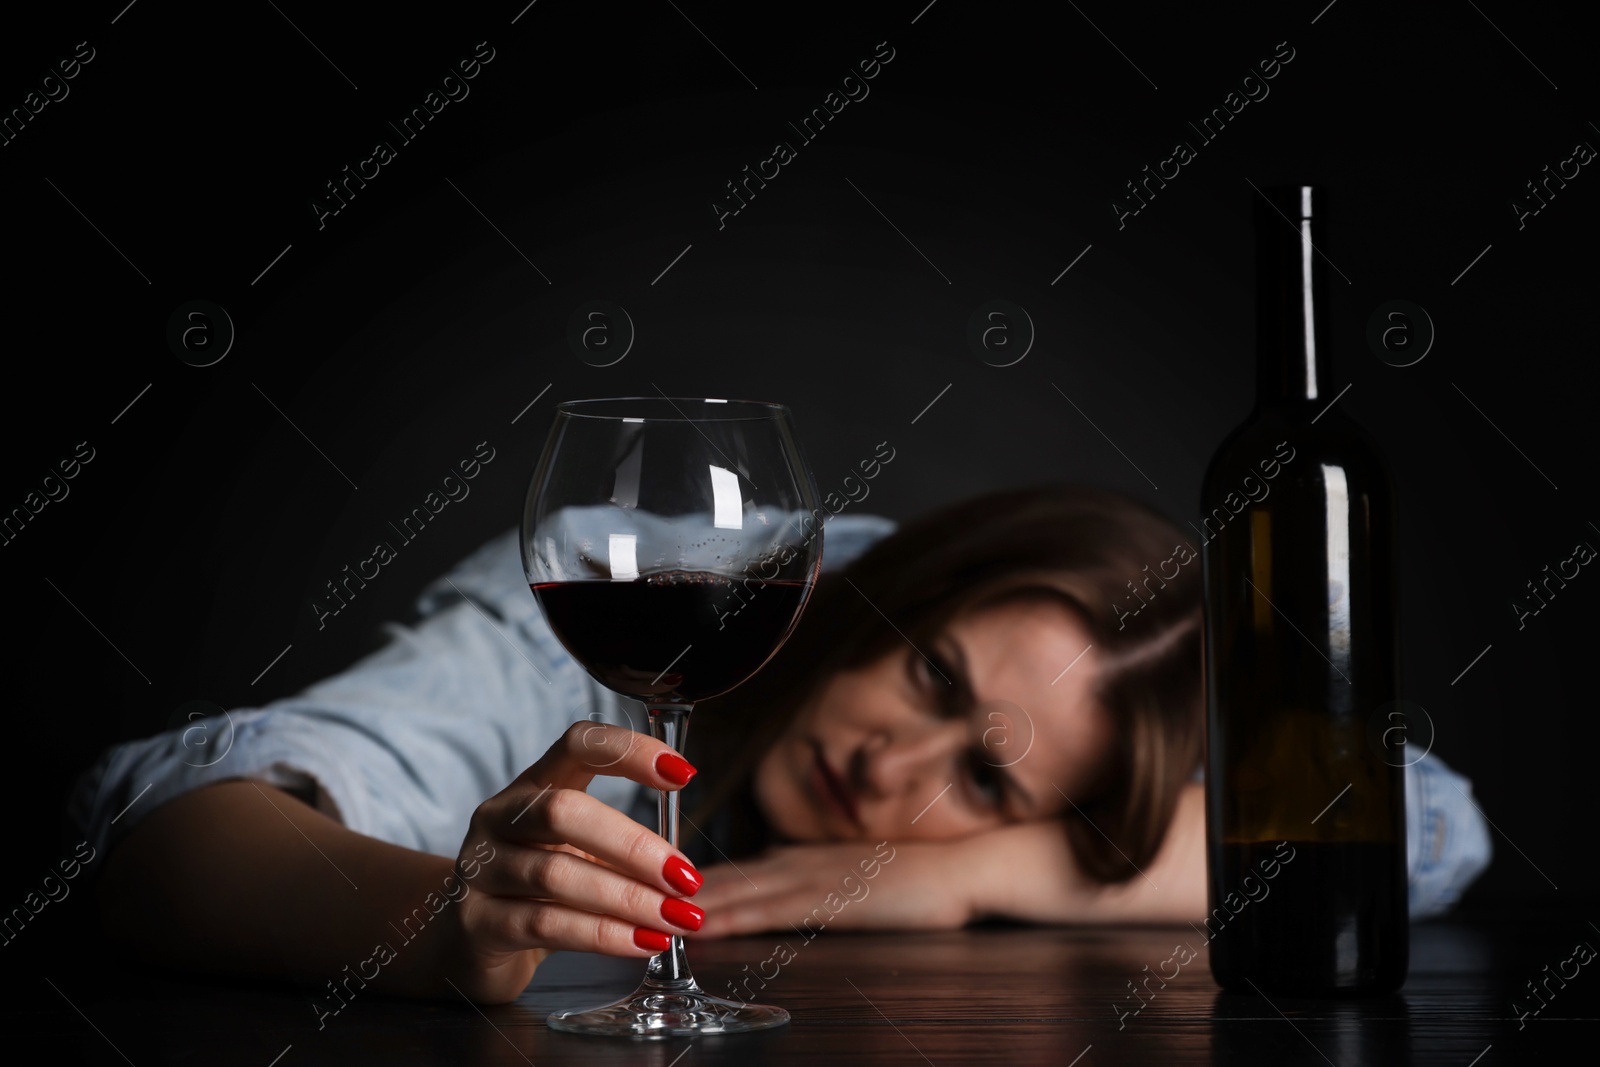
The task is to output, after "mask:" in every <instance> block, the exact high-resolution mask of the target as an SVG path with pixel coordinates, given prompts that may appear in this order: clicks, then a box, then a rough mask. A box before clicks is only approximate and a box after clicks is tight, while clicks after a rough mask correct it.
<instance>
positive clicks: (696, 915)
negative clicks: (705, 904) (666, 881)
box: [661, 897, 706, 930]
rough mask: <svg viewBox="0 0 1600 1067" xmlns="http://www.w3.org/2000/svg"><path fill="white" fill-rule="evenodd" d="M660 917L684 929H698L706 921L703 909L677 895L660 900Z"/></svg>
mask: <svg viewBox="0 0 1600 1067" xmlns="http://www.w3.org/2000/svg"><path fill="white" fill-rule="evenodd" d="M661 917H662V918H663V919H665V920H667V922H669V923H671V924H672V925H673V926H681V927H683V928H684V929H685V930H698V929H700V927H701V925H702V924H703V923H704V922H705V921H706V913H705V909H703V908H699V907H696V906H695V905H693V904H691V903H689V902H688V901H687V900H679V899H678V898H677V897H668V898H667V899H666V900H663V901H662V902H661Z"/></svg>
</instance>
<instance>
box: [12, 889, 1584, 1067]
mask: <svg viewBox="0 0 1600 1067" xmlns="http://www.w3.org/2000/svg"><path fill="white" fill-rule="evenodd" d="M1595 918H1597V919H1600V915H1597V916H1595ZM1185 942H1186V943H1188V944H1189V946H1190V947H1191V949H1195V950H1198V951H1199V956H1198V958H1196V959H1195V960H1193V962H1191V963H1190V964H1188V966H1186V967H1184V968H1183V969H1182V970H1181V971H1180V972H1179V974H1178V975H1177V976H1176V977H1174V978H1172V979H1171V981H1169V982H1168V983H1167V984H1166V986H1165V988H1161V987H1160V986H1159V984H1158V983H1157V982H1155V981H1152V982H1151V983H1150V986H1149V988H1151V989H1154V990H1155V992H1154V993H1153V994H1148V995H1146V997H1145V1000H1144V1002H1143V1007H1142V1008H1140V1009H1139V1011H1138V1012H1137V1014H1132V1013H1131V1009H1133V1008H1134V1007H1136V1006H1138V1002H1135V1001H1134V1000H1132V999H1131V994H1130V993H1129V986H1128V983H1129V982H1130V981H1137V980H1140V979H1142V978H1143V977H1144V975H1145V973H1146V972H1145V970H1144V968H1145V967H1147V966H1148V967H1149V968H1150V969H1151V971H1156V970H1158V969H1160V968H1161V966H1162V964H1163V961H1166V960H1168V959H1170V958H1171V957H1172V956H1173V951H1174V948H1175V946H1176V945H1177V944H1179V943H1185ZM779 943H787V944H789V945H790V946H791V948H792V951H793V954H794V958H793V959H792V960H790V961H789V962H788V963H787V964H786V965H785V966H783V967H782V968H781V969H780V970H779V972H778V974H777V976H776V977H775V978H773V979H772V980H771V981H770V982H768V984H767V987H766V989H765V990H763V991H762V992H761V994H760V995H759V997H758V998H757V999H759V1000H762V1001H764V1002H766V1003H774V1004H780V1005H782V1006H783V1007H785V1008H787V1009H788V1010H789V1012H790V1014H791V1015H792V1016H793V1021H792V1022H791V1023H789V1024H788V1025H787V1026H784V1027H780V1028H776V1029H773V1030H769V1031H764V1032H760V1033H755V1034H742V1035H729V1036H725V1037H705V1038H697V1039H694V1040H692V1041H691V1040H688V1039H670V1040H664V1041H645V1040H637V1039H612V1038H594V1037H580V1036H574V1035H569V1034H561V1033H557V1032H555V1031H552V1030H550V1029H549V1028H548V1027H547V1026H546V1025H545V1017H546V1015H547V1014H548V1013H549V1012H551V1011H552V1010H556V1009H560V1008H568V1007H576V1006H583V1007H587V1006H592V1005H595V1004H599V1003H603V1002H605V1001H609V1000H612V999H614V998H615V997H617V996H620V995H622V994H624V993H627V992H629V991H631V990H632V989H633V987H634V986H635V985H636V984H637V982H638V979H639V977H640V974H641V972H642V967H641V965H640V964H639V963H638V962H636V961H632V960H615V959H607V958H601V957H594V956H580V955H572V954H566V953H562V954H558V955H556V956H554V957H552V958H551V959H550V960H548V961H547V962H546V963H545V964H544V966H543V967H541V968H540V971H539V973H538V975H537V976H536V978H535V980H534V982H533V984H532V985H530V986H529V988H528V990H527V991H526V992H525V993H524V994H523V996H522V997H521V998H520V999H519V1000H518V1001H517V1002H516V1003H513V1004H508V1005H503V1006H497V1007H488V1008H479V1007H477V1006H474V1005H472V1004H470V1003H468V1002H467V1001H466V1000H465V999H462V1000H460V1001H456V1002H450V1001H440V1002H428V1003H419V1002H413V1001H403V1000H392V999H387V998H384V997H381V996H378V995H376V994H360V993H358V994H357V995H356V997H355V998H354V999H353V1000H352V1001H351V1003H350V1004H349V1006H348V1007H347V1008H346V1009H345V1010H344V1011H343V1012H341V1013H340V1014H339V1015H337V1016H332V1017H329V1018H328V1019H327V1020H326V1021H325V1023H326V1025H325V1026H324V1027H323V1028H322V1029H320V1030H319V1029H318V1026H317V1018H316V1014H315V1010H314V1009H313V1007H312V998H311V995H310V993H309V991H303V990H299V989H295V988H290V987H284V986H276V985H266V984H261V983H251V982H243V981H236V980H226V979H195V978H190V977H181V976H168V975H164V974H152V973H151V972H150V971H148V970H147V969H143V968H137V967H128V966H124V965H118V964H107V965H104V966H99V965H97V966H95V967H92V968H86V967H82V966H75V965H73V964H72V962H71V961H68V960H64V959H56V960H54V961H52V962H51V963H49V964H46V965H43V966H41V967H40V968H38V971H37V973H23V974H19V973H16V972H13V973H12V974H11V976H10V977H11V984H12V986H13V992H14V993H16V992H22V993H24V994H25V995H24V996H22V997H20V998H19V997H17V996H13V997H8V998H6V999H7V1001H8V1003H7V1004H6V1006H5V1007H4V1008H3V1009H0V1018H4V1023H3V1025H4V1026H5V1027H6V1032H7V1038H8V1040H7V1042H6V1044H7V1046H8V1047H11V1048H15V1047H17V1045H16V1042H17V1040H18V1038H19V1036H20V1035H21V1034H23V1033H28V1032H31V1033H33V1034H35V1035H37V1036H38V1037H40V1038H41V1039H42V1041H43V1044H44V1046H45V1047H49V1048H50V1049H52V1050H53V1051H52V1052H51V1054H50V1057H49V1058H50V1062H52V1063H85V1064H125V1063H131V1064H134V1065H137V1067H147V1065H156V1064H189V1063H193V1064H208V1065H209V1064H245V1065H249V1067H273V1065H276V1067H303V1065H307V1064H323V1063H329V1064H331V1063H383V1064H400V1063H408V1064H410V1063H415V1064H451V1065H463V1064H479V1063H483V1064H505V1065H511V1067H524V1065H528V1064H534V1065H537V1067H552V1065H560V1064H580V1063H581V1064H586V1065H603V1064H641V1065H649V1067H678V1065H681V1067H699V1065H703V1064H722V1063H730V1064H818V1063H823V1062H830V1063H841V1064H843V1063H857V1062H871V1063H874V1064H907V1065H914V1067H947V1065H955V1064H967V1063H1003V1064H1007V1065H1020V1064H1033V1063H1038V1064H1050V1065H1052V1067H1072V1065H1074V1064H1075V1065H1076V1067H1098V1065H1100V1064H1109V1063H1118V1064H1141V1063H1152V1064H1154V1063H1159V1064H1162V1065H1164V1067H1178V1065H1182V1064H1202V1063H1203V1064H1239V1063H1252V1062H1262V1063H1272V1064H1315V1065H1329V1064H1331V1065H1336V1067H1346V1065H1356V1064H1361V1065H1373V1064H1451V1065H1454V1067H1473V1065H1476V1067H1493V1065H1495V1064H1503V1063H1545V1062H1561V1061H1565V1060H1567V1059H1570V1056H1571V1052H1576V1051H1578V1050H1581V1049H1585V1048H1590V1049H1591V1052H1590V1053H1589V1054H1588V1055H1585V1056H1582V1057H1580V1058H1581V1059H1582V1060H1584V1061H1588V1062H1592V1060H1590V1059H1589V1056H1590V1055H1592V1045H1593V1041H1594V1039H1595V1038H1596V1037H1597V1036H1600V1028H1597V1027H1596V1025H1595V1024H1596V1021H1597V1020H1600V974H1596V973H1595V972H1596V971H1600V964H1596V965H1595V966H1590V967H1582V968H1581V969H1579V970H1578V971H1577V973H1576V975H1575V976H1572V977H1570V979H1569V980H1566V981H1564V982H1563V980H1562V979H1560V978H1559V977H1551V976H1553V975H1555V974H1556V972H1557V971H1558V970H1559V969H1565V970H1566V972H1567V974H1568V975H1572V970H1573V968H1574V966H1576V965H1575V964H1573V963H1568V962H1564V961H1568V960H1569V959H1571V957H1572V956H1573V951H1574V947H1575V946H1576V945H1578V944H1579V943H1587V944H1589V945H1593V946H1600V927H1596V926H1594V925H1592V924H1591V923H1590V922H1589V921H1588V918H1587V917H1586V916H1585V915H1583V914H1582V913H1581V912H1579V913H1572V914H1570V915H1552V914H1549V913H1545V914H1541V915H1537V916H1531V917H1529V916H1523V917H1519V918H1517V919H1515V920H1511V919H1509V918H1503V917H1502V918H1480V919H1474V920H1453V921H1449V922H1442V923H1425V924H1419V925H1417V926H1415V927H1414V928H1413V930H1412V938H1411V946H1412V947H1411V970H1410V975H1409V977H1408V979H1407V981H1406V984H1405V985H1404V986H1403V987H1402V988H1401V990H1400V991H1399V992H1398V993H1397V994H1394V995H1392V996H1389V997H1386V998H1379V999H1375V1000H1351V1001H1334V1000H1297V999H1291V998H1287V997H1283V998H1277V997H1275V998H1273V999H1272V1000H1270V1001H1268V1000H1263V999H1262V998H1260V997H1257V996H1249V995H1245V996H1241V995H1235V994H1225V993H1223V992H1222V991H1221V990H1220V989H1219V988H1218V987H1217V986H1216V984H1215V983H1214V982H1213V981H1212V979H1211V974H1210V971H1209V969H1208V967H1207V965H1206V958H1205V942H1204V938H1203V937H1201V936H1200V935H1198V934H1196V933H1195V932H1194V931H1193V930H1190V929H1187V928H1184V927H1177V928H1092V929H1088V928H1077V929H1072V928H1024V927H1014V926H984V927H976V928H971V929H967V930H962V931H955V932H941V933H936V934H828V933H825V934H822V935H821V936H818V937H816V938H815V939H814V940H812V941H809V942H808V941H805V940H804V939H803V938H801V937H799V936H798V935H795V934H790V935H788V936H782V935H767V936H759V937H753V938H740V939H736V940H729V941H716V942H693V943H691V944H690V946H689V948H690V961H691V965H692V966H693V968H694V970H695V974H696V976H697V978H698V979H699V980H700V984H701V985H702V987H704V988H706V989H707V990H709V991H712V992H721V993H726V990H727V988H728V983H729V981H730V980H733V979H735V978H739V977H742V976H743V975H745V974H747V973H749V972H746V971H744V968H745V967H746V966H747V965H748V966H749V967H750V969H751V971H752V972H753V971H755V970H756V967H757V964H758V963H760V962H761V961H764V960H767V959H768V958H769V957H772V956H773V954H774V950H775V949H776V947H777V945H778V944H779ZM778 958H780V959H781V958H782V954H780V955H779V957H778ZM1166 966H1167V967H1168V968H1169V969H1170V967H1171V964H1167V965H1166ZM1547 966H1548V967H1549V968H1550V969H1549V970H1548V971H1547V970H1546V969H1545V968H1546V967H1547ZM764 969H765V971H766V972H767V973H769V974H770V973H771V971H772V965H771V964H768V965H767V966H766V967H765V968H764ZM1528 982H1535V983H1541V991H1543V990H1546V989H1547V990H1549V991H1548V992H1545V993H1544V1002H1543V1006H1542V1007H1541V1006H1540V1002H1539V1001H1536V1000H1534V999H1533V998H1532V996H1531V995H1529V993H1528V990H1527V987H1526V983H1528ZM1514 1001H1517V1002H1520V1005H1519V1007H1518V1008H1516V1009H1514V1008H1513V1002H1514ZM1524 1009H1526V1010H1528V1011H1529V1012H1530V1014H1529V1015H1528V1016H1527V1017H1526V1018H1525V1019H1520V1020H1519V1018H1518V1015H1519V1014H1520V1012H1521V1011H1522V1010H1524ZM1534 1009H1537V1011H1536V1012H1535V1011H1534ZM41 1054H42V1053H41ZM1558 1057H1559V1059H1558Z"/></svg>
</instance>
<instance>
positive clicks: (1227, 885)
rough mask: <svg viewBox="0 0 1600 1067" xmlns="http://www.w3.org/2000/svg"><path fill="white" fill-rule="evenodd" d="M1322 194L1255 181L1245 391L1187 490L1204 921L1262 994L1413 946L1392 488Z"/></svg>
mask: <svg viewBox="0 0 1600 1067" xmlns="http://www.w3.org/2000/svg"><path fill="white" fill-rule="evenodd" d="M1325 207H1326V199H1325V195H1324V194H1323V193H1322V191H1321V190H1319V189H1316V188H1314V187H1312V186H1293V187H1289V188H1283V189H1274V190H1270V191H1268V192H1267V193H1266V194H1265V195H1264V196H1262V197H1257V198H1256V218H1255V232H1256V358H1257V368H1258V370H1257V383H1256V406H1255V410H1254V411H1253V412H1251V414H1250V417H1249V418H1248V419H1247V420H1246V421H1245V423H1244V424H1243V425H1242V426H1240V427H1239V428H1238V429H1236V430H1235V431H1234V432H1233V433H1232V434H1230V435H1229V436H1228V438H1227V440H1226V441H1224V442H1223V443H1222V445H1221V447H1219V448H1218V449H1217V452H1216V455H1215V456H1213V457H1212V460H1211V465H1210V467H1209V468H1208V469H1207V471H1206V477H1205V485H1204V488H1203V490H1202V498H1201V523H1200V530H1201V539H1202V543H1203V547H1202V550H1201V551H1202V555H1203V557H1204V569H1205V678H1206V707H1207V723H1206V739H1207V746H1206V747H1207V754H1206V759H1207V765H1206V839H1207V840H1206V844H1207V861H1208V864H1207V865H1208V881H1209V894H1208V895H1209V905H1208V907H1209V909H1210V912H1209V916H1208V918H1207V921H1206V928H1205V932H1206V935H1207V937H1208V938H1209V939H1210V952H1209V955H1210V958H1211V972H1212V975H1213V976H1214V977H1215V978H1216V980H1217V982H1218V983H1219V984H1220V985H1222V986H1223V987H1224V988H1226V989H1230V990H1240V991H1244V992H1250V991H1252V990H1254V991H1258V992H1261V993H1264V994H1267V995H1269V996H1270V995H1272V994H1274V993H1294V994H1308V995H1329V994H1344V993H1348V994H1380V993H1384V992H1389V991H1392V990H1394V989H1395V988H1397V987H1398V986H1399V985H1400V984H1401V983H1402V982H1403V981H1404V980H1405V975H1406V966H1407V958H1408V954H1409V925H1408V918H1407V883H1406V840H1405V783H1404V778H1403V775H1404V771H1403V767H1404V764H1405V757H1404V756H1403V752H1404V748H1403V745H1402V744H1400V743H1398V742H1401V741H1403V736H1404V735H1403V731H1396V730H1394V729H1392V728H1391V726H1392V723H1391V722H1390V721H1389V718H1388V713H1390V712H1393V711H1394V709H1395V707H1396V705H1395V701H1396V700H1397V699H1398V698H1399V695H1400V692H1399V690H1400V677H1399V670H1400V659H1399V648H1398V635H1399V623H1398V619H1397V616H1396V608H1397V605H1396V575H1395V558H1394V541H1395V533H1394V531H1395V500H1394V490H1393V484H1392V481H1391V479H1390V477H1389V473H1388V469H1387V466H1386V465H1385V463H1384V461H1383V459H1382V457H1381V456H1380V455H1379V453H1378V450H1377V448H1376V447H1375V446H1374V445H1373V443H1372V441H1371V439H1370V438H1369V437H1368V436H1367V435H1366V433H1365V432H1363V431H1362V430H1361V429H1360V428H1359V427H1357V426H1356V425H1355V424H1354V423H1353V422H1351V421H1350V420H1349V419H1348V418H1346V416H1345V415H1344V414H1343V412H1341V411H1340V409H1339V407H1338V406H1337V404H1335V401H1336V399H1337V395H1336V393H1337V390H1336V388H1335V387H1334V378H1333V376H1332V374H1331V373H1330V369H1331V368H1330V361H1329V355H1330V353H1329V343H1328V332H1329V331H1328V302H1327V296H1326V279H1325V274H1326V268H1325V260H1324V258H1323V252H1324V251H1326V249H1327V219H1326V211H1325ZM1394 722H1401V723H1403V720H1399V719H1395V720H1394Z"/></svg>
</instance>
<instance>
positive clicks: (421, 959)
mask: <svg viewBox="0 0 1600 1067" xmlns="http://www.w3.org/2000/svg"><path fill="white" fill-rule="evenodd" d="M466 891H468V890H467V888H466V886H465V883H463V882H462V880H461V879H460V878H459V877H456V876H455V865H454V861H452V860H450V859H447V858H445V857H442V856H433V855H428V854H426V853H422V852H416V851H413V850H411V849H406V848H401V847H399V846H396V845H391V844H387V843H385V842H382V841H378V840H376V839H375V838H371V837H367V836H365V835H363V834H359V833H356V832H354V831H352V830H349V829H347V828H346V827H344V826H343V825H341V824H340V823H338V822H336V821H335V820H333V819H331V818H329V817H328V816H326V815H324V814H322V813H321V812H318V811H316V810H315V809H313V808H311V807H310V806H309V805H307V804H305V803H303V802H302V801H300V800H298V799H296V798H295V797H293V796H291V795H289V794H288V793H285V792H283V791H282V790H279V789H276V788H273V787H272V786H269V785H265V784H260V783H255V782H250V781H242V780H240V781H229V782H221V783H218V784H216V785H211V786H206V787H204V788H202V789H198V790H195V791H194V792H192V793H187V794H185V795H183V796H180V797H178V798H176V799H174V800H172V801H170V802H169V803H167V804H165V805H163V806H162V807H160V808H159V809H157V810H156V811H154V812H152V813H151V814H150V815H149V816H147V817H146V818H145V819H144V820H143V821H142V822H141V823H140V824H139V825H138V826H136V827H134V829H133V830H132V831H130V833H129V834H128V837H127V838H126V839H125V840H124V841H123V842H122V843H121V844H120V845H118V846H117V848H116V849H114V850H113V851H112V853H111V855H110V856H109V858H108V860H107V864H106V869H105V870H104V872H103V873H102V877H101V881H100V884H99V887H98V890H97V892H98V894H99V900H100V913H101V917H102V920H103V922H104V925H105V930H106V933H107V934H108V935H109V936H110V937H111V939H112V940H113V941H115V942H117V943H119V944H121V945H123V946H125V947H127V948H128V949H130V950H132V951H134V952H135V953H137V954H138V955H140V956H141V957H143V958H145V959H148V960H151V961H152V962H158V963H163V964H167V965H170V966H174V967H180V968H184V969H193V970H202V971H209V972H213V973H226V974H236V975H251V976H257V977H272V978H286V979H291V980H297V981H303V982H308V983H310V984H311V985H312V986H313V987H314V995H322V996H323V997H324V998H325V1001H326V1008H327V1010H335V1009H337V1008H338V1007H339V1006H340V1003H341V1002H340V1001H338V1000H336V999H334V997H335V994H336V993H337V994H338V995H340V996H343V997H345V998H348V997H349V996H350V995H353V994H354V993H356V992H359V991H360V990H362V989H364V988H368V987H370V988H372V989H375V990H382V991H386V992H390V993H399V994H403V995H413V996H433V995H439V994H441V993H443V994H448V993H449V987H448V986H447V985H446V984H445V983H444V981H443V975H444V973H445V968H444V967H443V965H442V962H441V961H442V960H443V958H444V955H443V953H444V949H445V946H444V945H443V942H445V941H446V940H447V939H448V934H449V930H448V929H447V928H446V927H447V926H448V923H447V921H446V920H447V919H448V918H449V917H448V916H441V914H440V913H442V912H443V910H444V909H445V908H449V907H454V906H456V905H455V903H454V902H453V901H454V900H459V899H460V897H461V896H462V894H463V893H464V892H466ZM430 894H431V895H430ZM435 908H437V911H436V910H434V909H435ZM380 946H381V947H380ZM330 982H331V983H332V986H331V988H330V987H329V985H328V983H330Z"/></svg>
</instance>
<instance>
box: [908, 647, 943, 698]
mask: <svg viewBox="0 0 1600 1067" xmlns="http://www.w3.org/2000/svg"><path fill="white" fill-rule="evenodd" d="M912 655H914V656H916V659H915V660H913V661H912V664H911V669H912V670H913V671H915V672H916V675H917V680H918V681H920V682H922V683H923V684H925V685H929V686H932V687H934V688H935V689H948V688H949V687H950V675H949V672H948V671H946V669H945V665H944V661H943V660H941V659H940V658H939V657H938V656H924V655H919V654H917V653H916V652H913V653H912Z"/></svg>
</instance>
